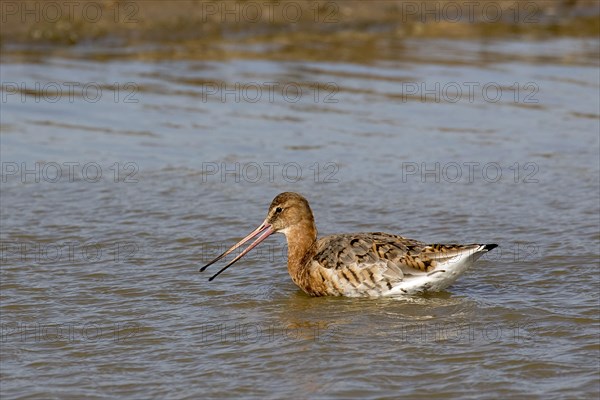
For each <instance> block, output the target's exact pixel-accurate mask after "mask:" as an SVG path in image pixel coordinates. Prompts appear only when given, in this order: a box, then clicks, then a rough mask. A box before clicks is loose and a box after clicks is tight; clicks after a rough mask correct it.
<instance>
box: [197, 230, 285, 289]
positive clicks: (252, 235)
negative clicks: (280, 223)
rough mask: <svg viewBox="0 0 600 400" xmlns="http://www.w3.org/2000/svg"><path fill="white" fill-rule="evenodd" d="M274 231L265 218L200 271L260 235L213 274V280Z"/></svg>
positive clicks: (201, 269)
mask: <svg viewBox="0 0 600 400" xmlns="http://www.w3.org/2000/svg"><path fill="white" fill-rule="evenodd" d="M273 232H275V231H274V230H273V227H272V226H271V224H269V223H267V221H266V220H265V221H264V222H263V223H262V224H261V225H260V226H259V227H258V228H256V229H255V230H253V231H252V232H250V234H248V236H246V237H245V238H243V239H242V240H240V241H239V242H237V243H236V244H234V245H233V246H232V247H231V248H229V250H227V251H225V252H224V253H223V254H221V255H220V256H218V257H217V258H215V259H214V260H212V261H211V262H209V263H208V264H206V265H205V266H204V267H202V268H200V272H202V271H204V270H205V269H206V268H208V267H209V266H211V265H212V264H214V263H216V262H217V261H219V260H220V259H221V258H223V257H225V256H226V255H228V254H229V253H231V252H232V251H234V250H235V249H237V248H239V247H241V246H242V245H243V244H244V243H246V242H247V241H249V240H251V239H253V238H255V237H256V236H258V238H257V239H256V240H255V241H254V242H252V244H251V245H250V246H248V247H247V248H246V249H245V250H244V251H242V252H241V253H240V254H239V255H238V256H237V257H236V258H234V259H233V260H231V262H230V263H229V264H227V265H226V266H224V267H223V268H222V269H221V270H220V271H219V272H217V273H216V274H214V275H213V276H211V277H210V279H209V281H212V280H213V279H215V278H216V277H217V276H218V275H219V274H220V273H221V272H223V271H225V270H226V269H227V268H229V267H230V266H231V265H233V264H234V263H235V262H236V261H237V260H239V259H240V258H242V257H244V256H245V255H246V254H248V252H249V251H250V250H252V249H253V248H255V247H256V246H258V245H259V243H260V242H262V241H263V240H265V239H266V238H267V237H269V235H271V234H272V233H273Z"/></svg>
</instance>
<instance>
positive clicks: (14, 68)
mask: <svg viewBox="0 0 600 400" xmlns="http://www.w3.org/2000/svg"><path fill="white" fill-rule="evenodd" d="M598 45H599V42H598V41H597V40H588V39H581V40H579V39H578V40H568V39H554V40H549V41H541V42H521V41H510V40H502V41H496V40H487V41H485V42H475V41H452V42H450V41H444V40H439V39H436V40H414V41H410V40H406V41H403V42H402V43H401V45H400V44H394V43H388V44H387V47H386V48H385V51H383V50H382V49H374V50H373V54H370V56H369V57H365V60H364V61H356V60H352V61H351V60H347V61H336V60H331V59H329V58H324V59H322V60H319V59H316V60H313V61H310V62H307V61H294V60H288V61H282V60H277V58H278V57H277V56H275V55H273V54H272V53H269V51H270V50H272V48H269V46H268V45H261V44H257V45H256V48H255V49H254V52H255V55H254V56H247V55H246V56H244V57H240V58H232V59H228V60H223V59H220V58H218V57H215V58H207V59H201V58H200V59H199V58H198V57H195V58H194V59H186V58H185V56H181V55H180V56H179V57H177V58H178V59H177V60H176V61H173V60H165V59H161V58H160V57H157V58H152V57H150V58H149V60H148V61H143V59H144V58H143V57H142V58H141V59H142V61H140V59H138V58H136V57H130V54H133V53H136V51H138V50H139V52H142V53H143V52H144V51H148V52H154V53H155V54H159V53H160V51H161V49H160V48H158V49H148V48H145V49H138V50H136V49H131V50H125V51H120V50H111V49H96V50H94V51H93V52H92V51H90V50H88V49H86V48H85V47H82V48H79V47H76V48H73V49H71V50H70V51H68V52H63V53H61V54H57V55H50V53H46V52H44V51H42V52H22V51H18V50H15V51H12V52H5V54H4V55H3V60H2V62H3V63H2V83H3V92H2V95H3V99H2V122H1V123H2V125H1V128H2V129H1V131H2V134H1V136H0V138H1V141H2V146H1V153H0V155H1V157H2V172H3V175H2V192H1V196H0V200H1V225H2V229H1V236H0V239H1V242H2V268H1V275H0V276H1V283H0V287H1V308H0V310H1V317H0V318H1V326H2V332H1V333H2V336H1V345H2V361H1V378H2V385H1V389H0V390H1V394H2V398H7V399H8V398H28V399H29V398H40V399H42V398H44V399H45V398H60V399H65V398H73V399H75V398H77V399H80V398H172V399H184V398H188V399H197V398H242V397H248V398H273V399H278V398H284V397H290V398H338V399H348V398H357V399H369V398H373V399H375V398H378V399H379V398H399V397H405V398H412V399H414V398H450V397H460V398H478V399H479V398H508V397H509V396H512V397H514V398H544V399H548V398H596V397H597V396H598V394H599V390H600V389H599V385H600V382H599V364H598V360H599V358H598V357H599V355H600V354H599V348H600V346H599V333H598V332H599V326H598V319H599V307H600V299H599V294H598V293H600V277H599V274H598V260H599V258H598V254H599V239H600V237H599V236H600V235H599V212H600V210H599V169H600V166H599V146H600V144H599V135H598V132H599V120H600V115H599V114H598V110H599V107H600V99H599V95H598V90H599V86H600V82H599V76H598V67H599V65H598V54H599V52H598ZM128 51H130V53H129V52H128ZM136 54H137V53H136ZM381 54H387V55H388V56H385V57H384V56H381ZM309 59H312V58H309ZM340 60H346V59H345V58H344V57H343V56H342V57H340ZM68 82H76V83H77V84H78V85H79V86H77V85H75V84H69V83H68ZM36 83H38V84H39V86H38V87H36ZM236 83H238V84H239V86H237V87H236ZM422 84H423V85H425V86H421V85H422ZM436 84H439V86H437V87H436ZM85 85H87V86H85ZM219 85H224V86H223V87H220V86H219ZM286 85H287V86H286ZM84 86H85V88H84ZM70 87H72V88H73V95H72V96H70V95H69V88H70ZM484 87H485V90H484ZM115 88H118V90H115ZM257 88H260V91H259V90H258V89H257ZM270 88H272V90H273V91H272V92H271V89H270ZM283 88H285V89H286V90H287V91H286V92H284V93H282V89H283ZM298 88H301V89H302V94H301V95H299V92H298V90H299V89H298ZM316 88H318V89H319V91H318V95H317V92H316V91H317V89H316ZM57 90H60V92H59V93H56V92H57ZM459 90H460V91H459ZM470 90H472V92H470ZM471 94H472V97H470V95H471ZM499 94H500V97H499V98H497V97H498V95H499ZM436 95H437V96H438V97H439V98H438V99H436ZM222 96H223V97H222ZM236 96H237V97H236ZM100 174H101V176H100ZM287 190H292V191H297V192H301V193H303V194H304V195H306V197H307V198H308V199H309V201H310V202H311V205H312V207H313V211H314V213H315V217H316V220H317V225H318V227H319V229H320V233H321V234H329V233H336V232H352V231H365V230H381V231H387V232H391V233H400V234H403V235H406V236H409V237H414V238H417V239H421V240H424V241H431V242H444V241H451V242H455V241H458V242H461V241H464V242H473V241H479V242H483V243H486V242H490V243H499V244H500V247H499V248H498V249H496V250H495V251H494V252H493V253H490V254H489V255H487V256H486V257H484V258H483V259H481V260H480V262H478V264H476V267H475V268H474V269H472V270H471V271H470V272H468V273H467V274H466V275H465V276H463V277H462V278H461V279H460V280H459V281H458V282H457V283H456V284H455V285H454V286H452V287H450V288H449V289H448V290H447V291H445V292H442V293H437V294H430V295H426V296H420V297H411V298H404V299H373V300H367V299H362V300H361V299H340V298H309V297H307V296H306V295H304V294H303V293H302V292H300V291H299V290H298V289H297V288H296V287H295V286H294V284H293V283H292V282H291V280H290V279H289V276H288V275H287V271H286V269H285V267H284V265H285V243H284V240H283V237H282V236H281V237H279V236H276V237H273V238H270V239H269V240H268V241H267V243H265V244H263V246H262V247H260V248H259V251H255V252H254V253H253V254H251V255H249V256H248V257H246V258H245V260H243V261H241V262H239V263H238V264H236V266H235V267H232V268H231V269H230V270H228V271H227V272H226V273H225V274H223V275H222V276H220V277H219V278H218V279H216V280H215V281H214V282H212V283H209V282H207V278H208V276H209V275H206V273H204V274H200V273H199V272H198V268H199V266H201V265H202V264H203V263H205V262H206V261H208V260H210V259H211V258H213V257H214V256H216V255H217V254H218V253H219V251H220V250H222V249H223V247H225V246H228V245H230V244H232V243H233V242H235V241H237V240H238V239H239V238H240V237H242V236H243V235H245V234H246V233H248V232H249V231H250V230H251V229H253V228H254V227H255V226H257V225H258V224H259V223H260V222H261V221H262V220H263V218H264V216H265V213H266V209H267V206H268V204H269V202H270V201H271V199H272V198H273V197H274V196H275V195H276V194H277V193H279V192H282V191H287Z"/></svg>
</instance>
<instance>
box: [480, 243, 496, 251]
mask: <svg viewBox="0 0 600 400" xmlns="http://www.w3.org/2000/svg"><path fill="white" fill-rule="evenodd" d="M496 247H498V245H497V244H495V243H491V244H486V245H485V246H484V247H483V248H484V249H486V250H487V251H490V250H493V249H495V248H496Z"/></svg>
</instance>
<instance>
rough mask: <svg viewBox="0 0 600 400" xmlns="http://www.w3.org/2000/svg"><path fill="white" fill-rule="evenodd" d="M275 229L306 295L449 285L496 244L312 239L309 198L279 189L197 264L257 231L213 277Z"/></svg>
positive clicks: (373, 237) (377, 237) (371, 236)
mask: <svg viewBox="0 0 600 400" xmlns="http://www.w3.org/2000/svg"><path fill="white" fill-rule="evenodd" d="M275 232H280V233H283V234H284V235H285V237H286V239H287V243H288V272H289V274H290V276H291V277H292V280H293V281H294V283H295V284H296V285H298V287H299V288H300V289H302V290H303V291H304V292H306V293H307V294H309V295H311V296H351V297H359V296H363V297H379V296H394V295H410V294H416V293H422V292H435V291H439V290H443V289H445V288H446V287H448V286H450V285H451V284H452V283H454V281H456V279H457V278H458V277H459V276H460V275H461V274H462V273H463V272H465V271H466V270H467V269H468V268H469V267H470V266H471V265H472V264H473V263H474V262H475V261H476V260H477V259H478V258H479V257H480V256H481V255H482V254H484V253H486V252H488V251H490V250H492V249H493V248H495V247H497V246H498V245H496V244H462V245H461V244H425V243H422V242H419V241H417V240H414V239H407V238H404V237H402V236H397V235H391V234H389V233H382V232H372V233H349V234H339V235H330V236H325V237H323V238H321V239H317V227H316V226H315V220H314V218H313V214H312V211H311V209H310V206H309V205H308V201H307V200H306V199H305V198H304V197H302V196H301V195H299V194H298V193H292V192H285V193H281V194H279V195H278V196H277V197H275V199H274V200H273V202H272V203H271V206H270V207H269V212H268V213H267V218H266V219H265V220H264V221H263V223H262V224H260V226H259V227H258V228H256V229H255V230H254V231H252V232H251V233H250V234H249V235H248V236H246V237H245V238H243V239H242V240H240V241H239V242H238V243H236V244H235V245H234V246H233V247H231V248H230V249H229V250H227V251H225V252H224V253H223V254H221V255H220V256H218V257H217V258H215V259H214V260H212V261H211V262H209V263H208V264H207V265H205V266H204V267H202V268H201V269H200V271H204V270H205V269H206V268H208V267H209V266H210V265H212V264H213V263H215V262H217V261H219V260H220V259H222V258H223V257H225V256H227V255H228V254H230V253H231V252H233V251H234V250H236V249H238V248H239V247H240V246H242V245H243V244H244V243H246V242H248V241H249V240H251V239H253V238H255V237H257V239H256V240H255V241H254V242H253V243H252V244H250V245H249V246H248V247H247V248H246V249H245V250H244V251H242V252H241V253H240V254H239V255H238V256H237V257H235V258H234V259H233V260H232V261H231V262H230V263H229V264H227V265H226V266H225V267H223V268H222V269H221V270H220V271H219V272H217V273H216V274H215V275H213V276H212V277H211V278H210V279H209V280H210V281H212V280H213V279H214V278H215V277H217V276H218V275H219V274H220V273H221V272H223V271H225V270H226V269H227V268H229V267H230V266H231V265H233V264H234V263H235V262H236V261H238V260H239V259H240V258H242V257H243V256H244V255H246V254H247V253H248V252H249V251H250V250H252V249H253V248H254V247H256V246H257V245H258V244H259V243H260V242H262V241H263V240H265V239H266V238H267V237H268V236H269V235H271V234H272V233H275Z"/></svg>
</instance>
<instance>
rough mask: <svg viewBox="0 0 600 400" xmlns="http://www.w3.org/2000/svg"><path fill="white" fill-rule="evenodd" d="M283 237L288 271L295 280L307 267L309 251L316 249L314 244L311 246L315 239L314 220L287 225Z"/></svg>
mask: <svg viewBox="0 0 600 400" xmlns="http://www.w3.org/2000/svg"><path fill="white" fill-rule="evenodd" d="M285 237H286V239H287V244H288V271H289V273H290V275H291V276H292V278H293V279H294V280H296V277H299V276H300V275H301V274H302V272H303V270H304V269H306V268H307V263H308V260H310V256H311V254H310V253H311V252H314V251H316V246H313V245H314V244H315V242H316V240H317V227H316V226H315V222H314V220H306V221H302V222H301V223H299V224H296V225H294V226H291V227H289V228H288V230H287V232H286V235H285Z"/></svg>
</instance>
